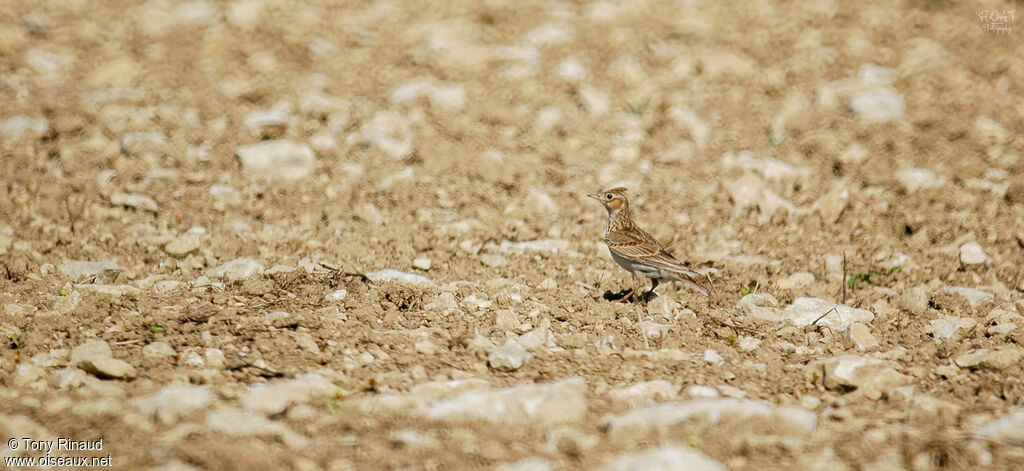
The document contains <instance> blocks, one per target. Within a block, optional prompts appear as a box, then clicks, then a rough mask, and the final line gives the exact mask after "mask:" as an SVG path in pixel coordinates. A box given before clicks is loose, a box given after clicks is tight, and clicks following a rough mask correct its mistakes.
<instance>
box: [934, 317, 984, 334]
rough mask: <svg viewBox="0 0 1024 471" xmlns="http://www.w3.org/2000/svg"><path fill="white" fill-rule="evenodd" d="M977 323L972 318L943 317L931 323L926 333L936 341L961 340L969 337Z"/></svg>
mask: <svg viewBox="0 0 1024 471" xmlns="http://www.w3.org/2000/svg"><path fill="white" fill-rule="evenodd" d="M977 323H978V321H976V320H974V319H972V318H970V317H957V316H943V317H940V318H938V319H933V320H931V321H929V322H928V325H927V326H926V327H925V328H924V333H926V334H928V335H931V336H932V338H933V339H935V340H947V339H953V340H959V339H962V338H964V336H966V335H968V334H969V333H970V331H971V329H973V328H974V326H975V325H977Z"/></svg>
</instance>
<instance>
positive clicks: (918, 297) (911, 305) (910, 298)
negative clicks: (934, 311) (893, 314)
mask: <svg viewBox="0 0 1024 471" xmlns="http://www.w3.org/2000/svg"><path fill="white" fill-rule="evenodd" d="M928 302H929V299H928V292H927V291H926V290H925V288H924V287H922V286H915V287H913V288H910V289H908V290H906V291H904V292H903V294H901V295H900V297H899V298H898V299H897V300H896V307H898V308H900V309H902V310H904V311H907V312H909V313H911V314H914V315H915V316H921V315H924V314H926V313H927V312H928V310H929V307H928Z"/></svg>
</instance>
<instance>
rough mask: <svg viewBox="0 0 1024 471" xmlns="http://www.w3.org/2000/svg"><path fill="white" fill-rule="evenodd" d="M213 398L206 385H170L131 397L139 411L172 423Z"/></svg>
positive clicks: (206, 404) (162, 421)
mask: <svg viewBox="0 0 1024 471" xmlns="http://www.w3.org/2000/svg"><path fill="white" fill-rule="evenodd" d="M214 399H215V397H214V394H213V393H212V392H211V391H210V388H209V387H208V386H195V385H187V384H186V385H171V386H164V387H163V388H162V389H160V390H159V391H157V392H155V393H153V394H150V395H147V396H142V397H138V398H135V399H132V401H131V402H132V404H133V405H134V406H135V408H136V409H138V410H139V412H141V413H143V414H145V415H147V416H150V417H153V418H154V419H156V420H157V421H158V422H160V423H162V424H173V423H175V422H177V421H178V420H179V419H182V418H184V417H185V416H187V415H189V414H191V413H192V412H193V411H195V410H199V409H202V408H204V407H206V406H208V405H210V404H211V403H212V402H213V400H214Z"/></svg>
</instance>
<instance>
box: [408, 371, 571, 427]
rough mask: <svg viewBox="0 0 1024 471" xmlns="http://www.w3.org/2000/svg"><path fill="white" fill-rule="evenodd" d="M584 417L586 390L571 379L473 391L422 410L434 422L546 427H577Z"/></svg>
mask: <svg viewBox="0 0 1024 471" xmlns="http://www.w3.org/2000/svg"><path fill="white" fill-rule="evenodd" d="M586 413H587V386H586V384H585V383H584V382H583V379H582V378H579V377H573V378H568V379H564V380H561V381H557V382H554V383H546V384H525V385H520V386H513V387H510V388H505V389H498V390H475V391H468V392H464V393H461V394H458V395H455V396H451V397H449V398H447V399H444V400H442V401H440V402H437V403H435V404H432V405H430V406H429V407H427V408H426V409H424V410H422V412H421V414H422V415H424V416H426V417H428V418H430V419H435V420H446V421H450V422H464V421H477V420H481V421H485V422H492V423H498V424H502V425H503V426H504V425H505V424H532V425H535V426H545V425H553V424H563V423H576V422H579V421H581V420H583V418H584V417H585V416H586Z"/></svg>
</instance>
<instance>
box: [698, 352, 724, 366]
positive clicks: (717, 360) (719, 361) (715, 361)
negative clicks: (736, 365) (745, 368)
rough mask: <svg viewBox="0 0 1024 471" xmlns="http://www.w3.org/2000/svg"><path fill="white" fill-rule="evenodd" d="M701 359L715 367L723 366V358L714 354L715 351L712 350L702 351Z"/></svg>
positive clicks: (716, 353)
mask: <svg viewBox="0 0 1024 471" xmlns="http://www.w3.org/2000/svg"><path fill="white" fill-rule="evenodd" d="M703 359H704V361H705V362H707V363H708V364H711V365H715V366H718V365H723V364H725V358H722V355H719V354H718V352H716V351H714V350H712V349H710V348H709V349H707V350H704V357H703Z"/></svg>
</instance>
